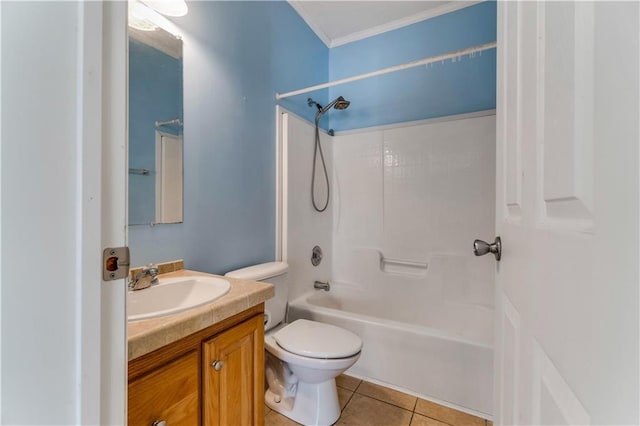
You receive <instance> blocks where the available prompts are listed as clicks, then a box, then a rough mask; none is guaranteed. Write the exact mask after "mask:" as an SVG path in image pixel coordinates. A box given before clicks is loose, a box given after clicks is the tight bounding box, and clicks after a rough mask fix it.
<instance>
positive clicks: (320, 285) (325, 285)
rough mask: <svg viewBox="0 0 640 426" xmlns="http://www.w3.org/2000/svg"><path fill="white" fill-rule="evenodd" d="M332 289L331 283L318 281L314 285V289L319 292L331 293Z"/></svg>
mask: <svg viewBox="0 0 640 426" xmlns="http://www.w3.org/2000/svg"><path fill="white" fill-rule="evenodd" d="M330 287H331V286H330V285H329V281H327V282H322V281H316V282H314V283H313V288H316V289H318V290H324V291H329V288H330Z"/></svg>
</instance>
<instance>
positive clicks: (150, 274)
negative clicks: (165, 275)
mask: <svg viewBox="0 0 640 426" xmlns="http://www.w3.org/2000/svg"><path fill="white" fill-rule="evenodd" d="M157 283H158V267H157V266H156V265H153V264H151V263H150V264H149V265H148V266H145V267H144V268H142V270H141V271H139V272H137V273H136V275H135V276H134V277H133V280H132V281H130V282H129V290H143V289H145V288H148V287H150V286H151V284H157Z"/></svg>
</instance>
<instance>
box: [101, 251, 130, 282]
mask: <svg viewBox="0 0 640 426" xmlns="http://www.w3.org/2000/svg"><path fill="white" fill-rule="evenodd" d="M127 275H129V247H107V248H106V249H104V251H103V252H102V279H103V280H104V281H113V280H119V279H121V278H125V277H126V276H127Z"/></svg>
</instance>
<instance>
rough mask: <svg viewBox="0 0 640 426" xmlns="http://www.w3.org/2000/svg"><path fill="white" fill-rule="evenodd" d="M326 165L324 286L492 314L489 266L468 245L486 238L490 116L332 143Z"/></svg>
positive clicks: (491, 171)
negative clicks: (328, 239) (481, 308)
mask: <svg viewBox="0 0 640 426" xmlns="http://www.w3.org/2000/svg"><path fill="white" fill-rule="evenodd" d="M333 155H334V160H333V161H334V188H335V190H334V192H333V210H334V211H333V219H334V224H333V255H334V256H333V271H332V279H333V280H335V281H340V282H344V283H348V284H353V285H356V286H360V287H363V288H366V289H367V290H368V291H370V292H373V293H374V294H379V295H380V296H381V297H383V296H384V295H389V294H390V293H389V291H392V292H393V297H394V298H396V300H398V301H399V300H402V299H412V298H413V299H415V298H416V297H418V298H425V300H427V298H428V299H431V300H433V299H434V298H436V299H438V300H441V301H445V302H453V303H472V304H480V305H486V306H490V305H492V304H493V267H494V265H493V262H486V261H484V260H486V259H477V258H475V257H474V256H473V254H472V243H473V240H474V239H476V238H481V239H486V240H492V238H493V236H494V203H495V116H493V115H491V116H485V117H476V118H466V119H459V120H455V121H439V122H438V121H436V122H428V123H427V124H418V125H411V126H407V127H402V126H400V127H396V128H387V129H384V130H373V131H366V130H365V131H360V132H355V133H347V134H341V135H338V136H336V137H335V138H334V139H333ZM385 259H391V262H389V263H385V262H384V260H385ZM393 260H400V261H409V262H413V263H415V264H416V265H415V266H407V265H399V264H395V263H393ZM425 265H426V268H425ZM403 306H411V304H404V305H403Z"/></svg>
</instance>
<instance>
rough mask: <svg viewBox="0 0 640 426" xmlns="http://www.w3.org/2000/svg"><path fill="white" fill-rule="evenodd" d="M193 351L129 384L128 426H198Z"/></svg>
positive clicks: (196, 382)
mask: <svg viewBox="0 0 640 426" xmlns="http://www.w3.org/2000/svg"><path fill="white" fill-rule="evenodd" d="M199 363H200V360H199V358H198V354H197V352H195V351H194V352H190V353H188V354H186V355H183V356H181V357H179V358H178V359H176V360H174V361H172V362H170V363H169V364H167V365H165V366H163V367H162V368H158V369H156V370H153V371H151V372H150V373H148V374H145V375H144V376H142V377H140V378H139V379H138V380H135V381H134V382H132V383H130V384H129V407H128V410H129V413H128V417H129V425H153V424H154V422H160V421H162V420H164V421H165V422H166V424H167V426H169V425H185V426H193V425H197V424H198V420H199V418H200V416H199V415H198V414H199V413H198V396H199V393H200V392H199V390H200V389H199V388H200V386H199V385H200V383H199V380H198V364H199Z"/></svg>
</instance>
